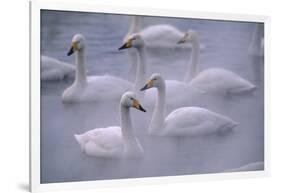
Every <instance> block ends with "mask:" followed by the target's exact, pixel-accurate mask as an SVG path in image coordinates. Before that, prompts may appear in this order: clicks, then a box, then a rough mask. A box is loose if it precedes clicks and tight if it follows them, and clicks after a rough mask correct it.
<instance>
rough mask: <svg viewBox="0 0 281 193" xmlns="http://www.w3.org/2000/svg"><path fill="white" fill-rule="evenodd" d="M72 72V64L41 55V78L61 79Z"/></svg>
mask: <svg viewBox="0 0 281 193" xmlns="http://www.w3.org/2000/svg"><path fill="white" fill-rule="evenodd" d="M74 72H75V67H74V65H71V64H68V63H66V62H62V61H60V60H57V59H55V58H51V57H48V56H44V55H42V56H41V80H43V81H49V80H62V79H64V78H65V77H67V76H69V75H71V74H74Z"/></svg>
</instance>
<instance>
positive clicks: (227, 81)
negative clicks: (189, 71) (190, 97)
mask: <svg viewBox="0 0 281 193" xmlns="http://www.w3.org/2000/svg"><path fill="white" fill-rule="evenodd" d="M189 85H190V86H191V87H195V88H198V89H200V90H203V91H207V92H216V93H221V92H223V93H230V94H237V93H241V92H248V91H249V92H251V91H253V90H255V88H256V86H255V85H253V84H252V83H250V82H249V81H247V80H245V79H244V78H242V77H240V76H239V75H237V74H235V73H233V72H231V71H229V70H225V69H220V68H211V69H207V70H203V71H201V72H200V73H199V74H198V75H197V76H196V77H195V78H194V79H192V80H191V81H190V83H189Z"/></svg>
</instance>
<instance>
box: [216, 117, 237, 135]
mask: <svg viewBox="0 0 281 193" xmlns="http://www.w3.org/2000/svg"><path fill="white" fill-rule="evenodd" d="M238 125H240V123H238V122H235V121H232V120H230V121H229V122H228V123H226V124H225V125H224V126H222V127H221V128H220V129H219V133H220V134H224V133H227V132H231V131H233V129H234V128H235V127H237V126H238Z"/></svg>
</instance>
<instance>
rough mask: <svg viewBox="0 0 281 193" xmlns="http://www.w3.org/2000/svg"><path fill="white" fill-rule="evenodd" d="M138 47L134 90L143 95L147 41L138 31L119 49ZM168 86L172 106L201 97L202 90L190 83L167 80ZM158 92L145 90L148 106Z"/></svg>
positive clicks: (169, 103) (169, 101) (153, 101)
mask: <svg viewBox="0 0 281 193" xmlns="http://www.w3.org/2000/svg"><path fill="white" fill-rule="evenodd" d="M132 47H134V48H136V49H135V50H136V53H137V56H138V59H137V74H136V80H135V84H134V91H135V92H136V93H137V94H138V95H139V96H140V97H143V94H140V93H139V90H140V88H141V87H142V86H143V85H144V84H145V81H146V68H147V64H146V42H145V41H144V40H143V37H142V34H140V33H136V34H132V35H131V36H129V38H128V39H127V41H126V42H125V43H124V45H123V46H121V47H120V48H119V50H123V49H127V48H132ZM166 87H167V95H168V97H167V98H168V100H167V105H168V106H169V107H170V106H172V107H175V106H181V105H183V104H186V103H187V102H190V101H191V100H193V98H196V97H199V96H200V94H202V92H200V91H198V90H196V89H194V88H188V85H187V84H185V83H184V82H181V81H177V80H166ZM175 92H177V93H178V95H177V96H174V93H175ZM156 96H157V93H156V91H154V90H149V91H147V92H145V95H144V103H145V105H147V106H152V104H154V103H155V100H156Z"/></svg>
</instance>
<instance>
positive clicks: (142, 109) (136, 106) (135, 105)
mask: <svg viewBox="0 0 281 193" xmlns="http://www.w3.org/2000/svg"><path fill="white" fill-rule="evenodd" d="M133 107H134V108H136V109H138V110H140V111H143V112H146V110H145V109H144V108H143V107H142V106H141V105H140V103H139V101H137V100H136V99H134V100H133Z"/></svg>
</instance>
